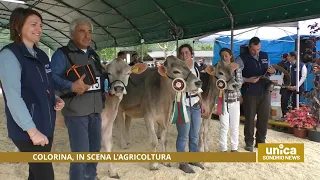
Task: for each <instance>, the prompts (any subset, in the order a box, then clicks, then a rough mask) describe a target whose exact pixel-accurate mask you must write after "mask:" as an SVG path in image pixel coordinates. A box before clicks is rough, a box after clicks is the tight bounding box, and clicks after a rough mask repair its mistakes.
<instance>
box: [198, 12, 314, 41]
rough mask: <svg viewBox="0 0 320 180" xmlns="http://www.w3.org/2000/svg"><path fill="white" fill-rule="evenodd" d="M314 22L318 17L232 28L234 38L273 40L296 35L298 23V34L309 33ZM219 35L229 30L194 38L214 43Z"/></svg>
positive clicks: (227, 33)
mask: <svg viewBox="0 0 320 180" xmlns="http://www.w3.org/2000/svg"><path fill="white" fill-rule="evenodd" d="M315 22H318V23H320V18H319V19H310V20H306V21H299V22H292V23H283V24H273V25H269V26H263V27H253V28H246V29H239V30H234V40H235V41H236V40H245V39H250V38H252V37H254V36H257V37H259V38H260V39H262V40H275V39H279V38H282V37H285V36H291V35H296V34H297V25H298V23H299V27H300V29H299V31H300V35H310V28H308V25H311V24H314V23H315ZM316 35H320V32H318V33H317V34H316ZM221 36H231V31H222V32H218V33H214V34H212V35H209V36H208V35H207V36H202V37H198V38H197V39H195V40H197V41H199V42H202V43H214V41H215V39H216V38H218V37H221ZM293 41H294V40H293Z"/></svg>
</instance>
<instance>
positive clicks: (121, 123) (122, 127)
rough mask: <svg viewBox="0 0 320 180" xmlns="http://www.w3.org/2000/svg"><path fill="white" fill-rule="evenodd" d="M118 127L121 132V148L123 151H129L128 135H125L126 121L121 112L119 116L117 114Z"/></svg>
mask: <svg viewBox="0 0 320 180" xmlns="http://www.w3.org/2000/svg"><path fill="white" fill-rule="evenodd" d="M116 121H117V124H118V127H119V131H120V148H121V149H127V148H128V147H127V145H128V144H127V142H126V138H125V137H126V133H125V123H126V122H125V121H126V119H125V118H124V116H123V113H122V112H121V111H120V110H119V112H118V114H117V118H116Z"/></svg>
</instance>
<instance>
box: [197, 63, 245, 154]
mask: <svg viewBox="0 0 320 180" xmlns="http://www.w3.org/2000/svg"><path fill="white" fill-rule="evenodd" d="M233 65H236V64H235V63H234V64H233ZM205 71H206V73H207V74H202V75H201V80H202V81H203V86H202V89H203V92H202V93H201V96H202V101H203V106H204V108H205V113H204V114H203V115H202V124H201V128H200V133H199V151H201V152H208V151H209V146H208V132H209V122H210V120H211V115H212V113H213V111H214V109H215V105H216V98H217V97H218V95H219V90H218V88H217V86H216V82H217V80H218V79H223V80H225V81H226V82H227V84H228V85H227V87H228V89H229V90H233V89H234V88H237V86H239V84H238V83H237V82H236V81H235V79H234V78H233V77H234V75H233V72H232V71H231V68H230V66H229V65H227V64H225V63H224V62H223V61H219V62H218V63H217V65H216V66H215V67H213V66H211V65H210V66H208V67H207V68H206V69H205Z"/></svg>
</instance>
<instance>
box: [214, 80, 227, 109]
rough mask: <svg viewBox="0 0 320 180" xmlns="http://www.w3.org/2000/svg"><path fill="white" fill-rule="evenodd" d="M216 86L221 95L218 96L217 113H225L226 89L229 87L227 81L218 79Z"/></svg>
mask: <svg viewBox="0 0 320 180" xmlns="http://www.w3.org/2000/svg"><path fill="white" fill-rule="evenodd" d="M216 86H217V88H218V89H219V97H218V107H217V115H221V114H223V113H224V105H223V103H224V102H223V99H224V97H223V96H224V90H225V89H226V88H227V82H226V81H225V80H223V79H218V80H217V82H216Z"/></svg>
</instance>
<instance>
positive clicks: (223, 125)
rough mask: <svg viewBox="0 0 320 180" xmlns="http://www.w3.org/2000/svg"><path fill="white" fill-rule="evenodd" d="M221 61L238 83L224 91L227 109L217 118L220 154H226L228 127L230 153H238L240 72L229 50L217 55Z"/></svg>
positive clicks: (222, 50)
mask: <svg viewBox="0 0 320 180" xmlns="http://www.w3.org/2000/svg"><path fill="white" fill-rule="evenodd" d="M219 55H220V57H221V60H222V61H224V62H225V63H226V64H228V65H230V66H231V71H232V72H233V74H234V76H233V78H234V79H235V80H236V82H237V83H238V86H237V88H236V89H234V90H225V96H224V97H228V98H227V99H224V101H225V103H224V109H227V108H228V110H227V111H225V113H224V114H222V115H220V116H219V119H220V141H219V142H220V147H221V151H222V152H227V145H228V144H227V139H228V131H229V127H230V136H231V152H238V145H239V124H240V121H239V119H240V96H241V93H240V89H241V86H242V83H243V80H242V72H241V69H240V68H239V66H238V64H236V63H235V60H234V58H233V54H232V52H231V50H230V49H228V48H222V49H221V50H220V53H219Z"/></svg>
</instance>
